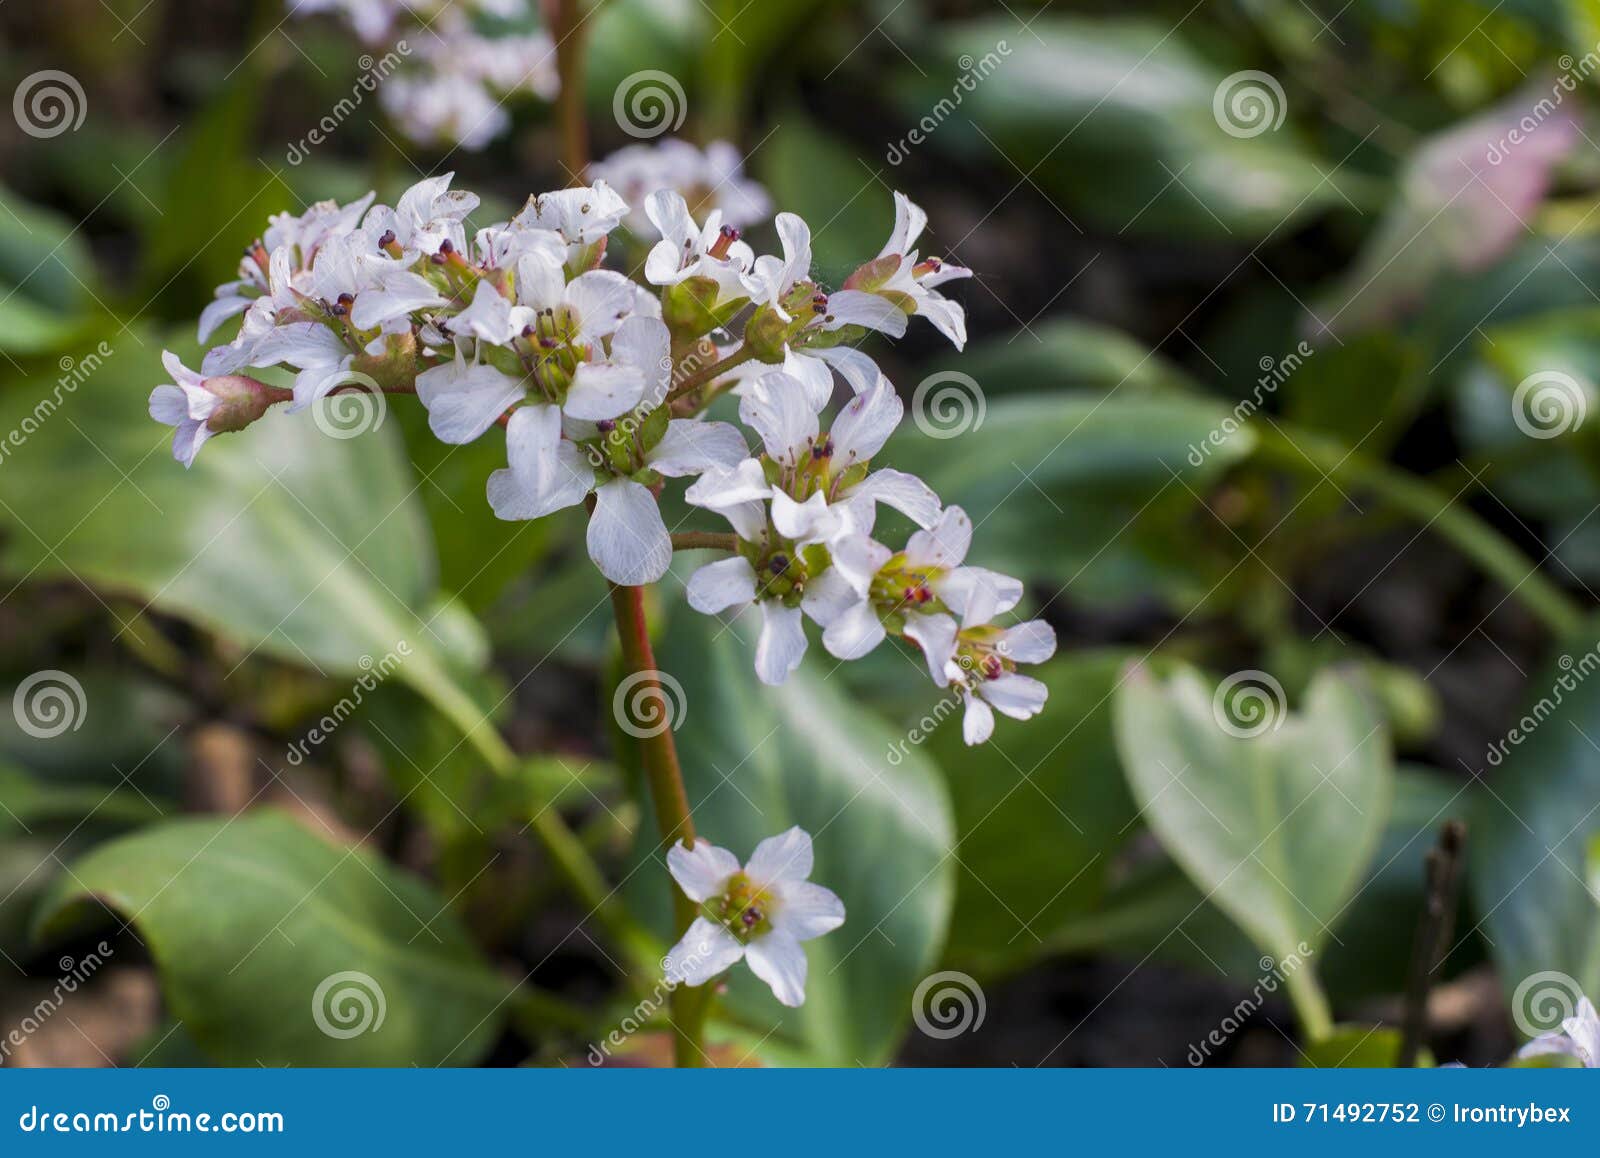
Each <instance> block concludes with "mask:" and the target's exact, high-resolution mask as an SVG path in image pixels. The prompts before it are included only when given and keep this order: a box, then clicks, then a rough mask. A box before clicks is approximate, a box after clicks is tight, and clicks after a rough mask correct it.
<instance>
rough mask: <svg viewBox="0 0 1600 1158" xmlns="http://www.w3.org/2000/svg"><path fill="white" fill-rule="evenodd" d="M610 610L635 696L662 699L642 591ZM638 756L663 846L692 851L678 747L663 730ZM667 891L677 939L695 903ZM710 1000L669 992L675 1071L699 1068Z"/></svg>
mask: <svg viewBox="0 0 1600 1158" xmlns="http://www.w3.org/2000/svg"><path fill="white" fill-rule="evenodd" d="M611 607H612V610H613V612H615V614H616V617H617V637H618V639H619V640H620V641H621V643H622V662H623V666H624V667H626V668H627V669H628V672H629V673H630V674H632V675H638V676H641V677H642V678H641V679H640V680H639V686H638V688H637V689H636V694H640V695H644V696H650V695H652V694H653V695H654V696H655V697H657V702H660V697H661V696H662V692H661V684H660V681H659V680H658V679H657V676H658V674H659V670H658V669H657V667H656V657H655V650H654V649H653V648H652V647H651V645H650V628H649V624H648V623H646V621H645V613H644V588H643V587H619V586H617V585H616V584H615V583H613V584H612V585H611ZM639 748H640V755H641V757H642V761H643V764H644V774H645V779H646V781H648V783H649V785H650V799H651V801H652V803H653V804H654V805H655V812H656V827H657V828H658V829H660V831H661V843H662V845H663V846H669V847H670V846H671V844H672V842H673V841H676V840H681V841H682V842H683V843H684V844H685V845H686V846H690V847H692V846H693V845H694V841H695V833H694V819H693V817H691V816H690V815H689V794H688V792H687V791H686V790H685V789H684V786H683V770H682V768H680V767H679V765H678V745H677V742H676V741H675V740H674V739H673V736H672V729H671V728H670V727H663V728H662V729H661V730H660V731H659V732H656V733H654V734H649V733H646V734H645V735H642V736H640V737H639ZM671 888H672V913H673V927H674V930H675V932H676V935H677V936H679V937H681V936H683V934H684V933H685V932H687V931H688V929H689V925H690V924H691V923H692V922H693V921H694V918H695V914H696V907H695V903H694V902H693V901H692V900H690V899H689V897H688V895H687V894H685V893H684V891H683V890H682V889H680V888H678V887H677V884H676V883H673V884H672V885H671ZM708 1003H709V995H708V994H703V993H701V992H699V991H698V990H696V989H693V988H690V987H689V986H687V985H678V986H676V987H674V988H673V990H672V998H671V1009H672V1028H673V1057H674V1060H675V1061H676V1062H677V1064H678V1065H679V1066H684V1067H694V1066H699V1065H701V1064H702V1059H703V1058H704V1057H705V1049H704V1046H703V1045H702V1043H701V1038H702V1036H703V1031H704V1025H705V1014H706V1006H707V1004H708Z"/></svg>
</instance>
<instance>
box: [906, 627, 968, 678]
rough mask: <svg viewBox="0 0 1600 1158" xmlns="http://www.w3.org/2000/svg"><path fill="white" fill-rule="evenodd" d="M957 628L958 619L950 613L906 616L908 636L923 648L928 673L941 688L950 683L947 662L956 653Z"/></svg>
mask: <svg viewBox="0 0 1600 1158" xmlns="http://www.w3.org/2000/svg"><path fill="white" fill-rule="evenodd" d="M956 630H957V629H956V621H955V620H954V619H952V618H950V616H948V615H908V616H906V627H905V632H906V638H907V639H909V640H911V641H912V642H913V643H915V644H916V645H917V646H919V647H921V648H922V657H923V658H924V659H925V660H927V661H928V673H929V674H930V675H931V676H933V682H934V683H936V684H938V685H939V686H940V687H941V688H942V687H947V686H949V683H950V676H949V675H948V674H947V673H946V672H945V664H947V663H949V662H950V660H951V659H952V658H953V657H954V656H955V653H956Z"/></svg>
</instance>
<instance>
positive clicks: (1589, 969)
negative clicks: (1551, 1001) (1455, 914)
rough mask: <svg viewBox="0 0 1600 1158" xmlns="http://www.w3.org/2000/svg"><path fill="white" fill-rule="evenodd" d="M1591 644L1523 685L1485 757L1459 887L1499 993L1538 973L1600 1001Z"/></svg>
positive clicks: (1599, 770)
mask: <svg viewBox="0 0 1600 1158" xmlns="http://www.w3.org/2000/svg"><path fill="white" fill-rule="evenodd" d="M1593 639H1594V637H1593V635H1592V634H1591V635H1590V636H1589V637H1588V638H1587V639H1581V640H1573V641H1572V643H1571V645H1570V646H1569V647H1568V648H1567V650H1566V652H1565V654H1563V655H1562V656H1561V658H1560V659H1559V660H1557V661H1556V662H1555V663H1553V664H1550V665H1548V666H1546V667H1545V668H1543V669H1541V670H1540V671H1538V672H1537V673H1535V674H1534V675H1533V676H1532V677H1531V678H1530V679H1529V681H1528V688H1529V691H1528V694H1527V699H1526V700H1525V701H1524V707H1523V712H1522V714H1521V715H1520V716H1519V717H1518V718H1517V719H1513V720H1507V721H1504V723H1505V725H1506V731H1505V732H1504V733H1502V734H1500V735H1498V736H1496V738H1495V740H1494V741H1493V743H1492V744H1491V746H1490V748H1489V749H1488V750H1487V751H1486V753H1485V757H1484V759H1485V761H1486V763H1487V765H1488V767H1486V768H1485V769H1484V770H1483V771H1484V781H1483V784H1482V787H1481V789H1480V790H1479V792H1478V795H1477V799H1476V800H1475V802H1474V807H1473V818H1472V823H1471V825H1470V830H1469V831H1470V835H1469V837H1468V840H1467V845H1468V858H1469V865H1470V870H1471V871H1470V872H1469V874H1468V878H1467V879H1468V884H1469V886H1470V887H1471V890H1472V897H1473V901H1474V903H1475V905H1476V907H1477V910H1478V911H1479V912H1480V913H1482V914H1483V924H1484V928H1485V932H1486V935H1487V938H1488V941H1489V943H1490V952H1491V954H1492V955H1493V956H1494V959H1495V962H1496V964H1497V965H1498V966H1499V972H1500V977H1501V979H1502V981H1503V982H1504V983H1505V986H1506V990H1507V992H1508V993H1515V992H1516V989H1517V986H1518V985H1520V984H1521V983H1522V982H1523V981H1524V979H1526V978H1530V977H1533V976H1534V975H1535V974H1540V973H1544V972H1546V971H1552V970H1553V971H1555V972H1558V973H1565V974H1566V975H1567V976H1568V978H1570V979H1573V980H1575V981H1576V982H1577V986H1578V988H1580V989H1582V990H1583V991H1584V992H1586V993H1591V994H1592V993H1595V992H1597V991H1600V901H1597V900H1596V897H1595V894H1594V893H1593V892H1591V891H1590V888H1589V884H1588V881H1589V873H1590V860H1589V850H1590V847H1591V842H1592V841H1593V840H1594V839H1595V837H1596V835H1597V834H1600V815H1597V813H1596V811H1595V810H1594V809H1593V808H1592V807H1591V805H1592V804H1593V802H1594V801H1595V800H1596V798H1597V797H1600V749H1597V748H1596V747H1595V739H1597V738H1600V679H1595V678H1594V675H1595V669H1596V667H1597V663H1596V656H1595V651H1594V650H1593V649H1594V642H1593Z"/></svg>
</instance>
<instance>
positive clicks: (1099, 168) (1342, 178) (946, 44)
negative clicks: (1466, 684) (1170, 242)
mask: <svg viewBox="0 0 1600 1158" xmlns="http://www.w3.org/2000/svg"><path fill="white" fill-rule="evenodd" d="M935 44H936V47H935V49H934V50H933V51H932V52H930V53H927V54H925V55H924V58H923V60H922V61H920V62H919V69H906V70H904V71H903V72H902V73H901V75H900V76H899V78H898V80H897V98H898V99H897V101H896V104H897V106H898V108H899V109H900V111H901V114H902V117H903V131H904V132H905V133H906V136H905V137H904V138H902V140H901V141H900V142H896V143H895V144H894V145H892V146H891V149H890V151H889V159H890V160H891V161H894V159H895V153H896V152H897V151H898V152H900V153H906V152H916V151H918V150H928V149H935V150H938V151H941V152H944V151H951V152H959V153H961V154H963V155H965V156H967V157H968V158H970V159H972V160H973V161H974V162H975V163H982V164H987V165H997V166H998V167H999V168H1000V170H1001V172H1002V174H1005V173H1011V172H1013V166H1015V172H1016V173H1017V174H1022V173H1026V174H1028V179H1029V181H1031V182H1032V183H1034V184H1036V185H1038V186H1040V187H1041V188H1042V189H1043V191H1045V192H1046V193H1047V194H1049V195H1052V196H1054V197H1056V198H1058V199H1060V201H1061V203H1062V205H1063V207H1064V208H1065V210H1066V211H1067V212H1068V213H1071V214H1078V213H1082V214H1084V215H1085V216H1088V217H1092V218H1093V219H1094V220H1095V221H1096V222H1098V223H1101V224H1103V225H1106V226H1108V227H1109V228H1112V229H1115V230H1118V231H1123V230H1128V231H1131V232H1139V233H1157V234H1162V233H1168V234H1171V233H1177V234H1180V235H1181V236H1183V237H1184V239H1185V240H1189V239H1191V238H1192V237H1194V236H1195V235H1201V236H1210V237H1217V238H1224V239H1228V238H1231V239H1232V240H1234V241H1239V240H1243V239H1246V238H1254V237H1261V236H1265V235H1268V234H1270V233H1272V232H1274V231H1278V230H1281V229H1284V228H1290V227H1292V223H1293V222H1294V221H1295V220H1297V219H1299V218H1302V217H1305V216H1308V215H1310V214H1313V213H1316V212H1318V211H1320V210H1321V209H1323V208H1324V207H1326V206H1329V205H1335V204H1344V201H1343V199H1342V197H1341V193H1340V191H1339V190H1342V191H1343V196H1348V197H1352V198H1355V199H1356V200H1357V201H1358V202H1359V200H1360V199H1361V198H1362V196H1363V189H1362V184H1363V183H1362V182H1361V180H1360V178H1359V177H1357V176H1355V175H1352V174H1348V173H1341V174H1339V175H1338V176H1337V178H1336V180H1337V181H1338V185H1339V190H1336V189H1335V188H1334V185H1333V184H1332V183H1331V182H1330V181H1329V180H1328V179H1327V178H1326V177H1325V176H1324V174H1325V173H1326V171H1327V170H1328V169H1329V168H1331V167H1332V166H1331V165H1325V164H1322V163H1321V162H1319V160H1318V158H1317V157H1316V156H1315V154H1313V153H1312V152H1311V151H1310V150H1309V149H1308V148H1306V147H1305V146H1304V145H1302V144H1301V143H1300V142H1299V140H1298V138H1297V137H1296V134H1295V130H1294V128H1293V123H1292V118H1290V119H1289V120H1286V121H1282V122H1281V123H1277V127H1275V128H1271V127H1268V126H1267V124H1262V125H1261V126H1259V131H1253V130H1255V129H1256V128H1257V126H1256V125H1255V124H1254V122H1253V121H1251V120H1249V118H1248V114H1247V115H1246V117H1245V118H1236V120H1234V121H1230V122H1229V123H1230V124H1237V125H1238V128H1236V129H1235V132H1232V133H1230V132H1228V131H1225V130H1224V128H1223V127H1222V124H1221V122H1220V121H1219V118H1218V116H1217V115H1216V114H1215V113H1214V112H1213V102H1214V101H1215V100H1217V99H1218V98H1219V89H1221V90H1222V91H1221V96H1222V99H1224V100H1227V99H1228V98H1229V94H1231V93H1232V92H1233V91H1234V89H1233V88H1231V87H1230V88H1223V85H1224V80H1225V78H1226V77H1227V76H1228V70H1227V69H1224V68H1220V67H1218V66H1216V65H1214V64H1212V63H1211V62H1210V61H1208V60H1206V59H1205V58H1203V57H1202V56H1200V54H1199V53H1197V52H1196V51H1195V50H1194V49H1193V48H1192V47H1190V45H1189V44H1188V43H1187V41H1186V39H1185V33H1184V30H1183V29H1174V28H1172V27H1171V26H1170V25H1168V24H1165V23H1162V22H1158V21H1154V20H1146V19H1138V18H1128V19H1116V18H1100V19H1096V18H1092V17H1069V16H1053V15H1046V16H1039V17H1038V18H1037V19H1034V20H1031V21H1029V24H1028V28H1027V30H1023V29H1021V28H1019V27H1018V24H1017V22H1016V21H1015V20H1013V19H1011V18H1009V17H1006V16H996V17H992V18H985V19H979V20H971V21H965V22H962V23H959V24H953V25H950V26H947V27H946V28H944V29H942V30H941V31H940V32H939V33H938V34H937V36H936V41H935ZM952 78H961V79H962V80H963V81H964V82H966V83H960V84H959V87H958V86H956V85H952ZM1237 83H1238V82H1235V85H1237ZM1274 83H1275V84H1276V83H1277V82H1276V81H1274ZM1257 87H1258V89H1259V91H1260V92H1261V93H1262V96H1263V98H1264V100H1265V101H1266V102H1267V104H1268V106H1269V107H1268V108H1267V110H1266V115H1267V117H1268V120H1269V121H1270V122H1278V120H1279V115H1280V114H1283V115H1287V114H1288V113H1290V112H1292V111H1293V110H1292V109H1290V108H1288V107H1287V97H1286V96H1285V95H1284V93H1283V92H1282V90H1281V86H1280V88H1279V91H1278V92H1276V93H1274V92H1272V91H1271V90H1270V89H1269V88H1266V87H1264V86H1260V85H1258V86H1257ZM930 126H931V127H930ZM918 129H920V130H921V131H922V132H924V133H926V134H927V138H926V140H925V142H923V143H920V144H919V143H917V142H916V141H915V140H914V139H912V138H911V133H912V131H913V130H918ZM997 150H999V151H1000V152H1001V153H1002V154H1003V157H1002V156H997V155H996V151H997ZM1015 179H1016V180H1018V181H1020V180H1021V177H1020V176H1017V177H1016V178H1015ZM1062 227H1063V228H1070V227H1069V226H1067V225H1065V224H1064V223H1063V226H1062Z"/></svg>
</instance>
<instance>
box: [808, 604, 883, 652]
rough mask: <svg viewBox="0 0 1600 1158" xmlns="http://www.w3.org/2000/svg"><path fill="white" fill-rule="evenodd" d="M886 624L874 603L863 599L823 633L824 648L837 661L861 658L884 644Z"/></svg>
mask: <svg viewBox="0 0 1600 1158" xmlns="http://www.w3.org/2000/svg"><path fill="white" fill-rule="evenodd" d="M884 634H885V632H884V629H883V621H882V620H881V619H879V618H878V612H877V610H876V609H875V608H874V607H873V606H872V604H871V603H869V602H867V601H866V600H862V601H861V602H860V603H857V604H856V605H855V606H854V607H852V608H851V609H850V610H849V611H847V612H845V613H844V614H843V615H841V616H840V617H839V618H838V619H835V620H834V621H833V622H832V623H830V624H829V625H828V627H827V630H825V631H824V632H823V633H822V646H824V647H826V648H827V649H828V654H829V655H832V656H834V657H835V658H837V659H860V658H861V657H862V656H864V655H867V654H868V653H870V652H871V651H872V649H873V648H875V647H877V646H878V645H879V644H880V643H882V642H883V637H884Z"/></svg>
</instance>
